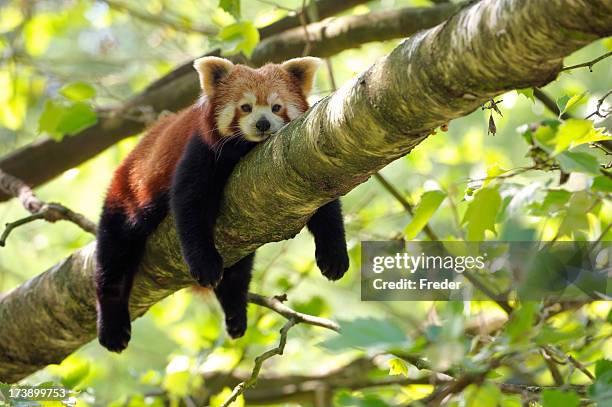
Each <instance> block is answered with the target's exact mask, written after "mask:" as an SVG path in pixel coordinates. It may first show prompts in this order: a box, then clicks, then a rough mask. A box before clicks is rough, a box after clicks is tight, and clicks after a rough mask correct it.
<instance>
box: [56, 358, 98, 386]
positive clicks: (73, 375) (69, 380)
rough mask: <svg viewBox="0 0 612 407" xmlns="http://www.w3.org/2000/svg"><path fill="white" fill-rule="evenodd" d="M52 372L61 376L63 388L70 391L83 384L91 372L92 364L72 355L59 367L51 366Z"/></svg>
mask: <svg viewBox="0 0 612 407" xmlns="http://www.w3.org/2000/svg"><path fill="white" fill-rule="evenodd" d="M50 370H51V371H52V372H53V373H54V374H55V375H57V376H59V379H60V383H61V384H62V386H65V387H68V388H70V389H72V388H75V387H77V386H78V385H79V384H80V383H82V382H83V381H84V380H85V378H86V377H87V376H88V375H89V372H90V363H89V361H88V360H87V359H84V358H82V357H80V356H78V355H71V356H69V357H67V358H66V359H64V360H63V361H62V363H60V364H59V365H55V366H51V367H50Z"/></svg>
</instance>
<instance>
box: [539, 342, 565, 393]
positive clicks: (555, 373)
mask: <svg viewBox="0 0 612 407" xmlns="http://www.w3.org/2000/svg"><path fill="white" fill-rule="evenodd" d="M540 355H542V359H544V363H546V366H547V367H548V370H549V371H550V374H551V376H552V377H553V380H554V381H555V384H556V385H557V386H562V385H563V376H561V372H560V371H559V368H558V367H557V364H556V363H555V359H553V358H552V357H551V356H550V355H549V354H548V352H547V351H546V349H545V348H540Z"/></svg>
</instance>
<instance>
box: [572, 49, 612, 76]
mask: <svg viewBox="0 0 612 407" xmlns="http://www.w3.org/2000/svg"><path fill="white" fill-rule="evenodd" d="M609 56H612V51H610V52H607V53H605V54H603V55H601V56H599V57H597V58H595V59H593V60H591V61H588V62H583V63H582V64H577V65H572V66H566V67H564V68H562V69H561V72H563V71H571V70H572V69H578V68H589V71H591V72H593V66H594V65H595V64H596V63H598V62H600V61H603V60H604V59H606V58H608V57H609Z"/></svg>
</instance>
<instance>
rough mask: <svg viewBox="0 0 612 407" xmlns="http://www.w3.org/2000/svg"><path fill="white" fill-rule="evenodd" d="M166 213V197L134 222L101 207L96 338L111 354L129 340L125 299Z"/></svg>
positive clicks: (138, 216)
mask: <svg viewBox="0 0 612 407" xmlns="http://www.w3.org/2000/svg"><path fill="white" fill-rule="evenodd" d="M167 212H168V198H167V194H163V195H162V196H159V197H158V198H156V199H155V200H154V201H153V202H152V203H151V204H150V205H148V206H147V207H146V208H143V209H142V210H141V211H140V212H139V213H138V215H137V216H136V219H135V220H131V219H129V217H128V216H127V215H125V214H124V213H123V212H122V211H121V210H118V209H109V208H108V207H105V208H104V209H103V211H102V216H101V218H100V223H99V227H98V236H97V246H96V261H97V262H96V275H95V284H96V294H97V299H98V321H97V326H98V339H99V341H100V344H101V345H102V346H104V347H105V348H107V349H108V350H110V351H113V352H121V351H122V350H124V349H125V348H126V347H127V344H128V342H129V340H130V337H131V324H130V313H129V298H130V291H131V289H132V283H133V281H134V275H135V274H136V272H137V271H138V266H139V265H140V262H141V260H142V257H143V254H144V250H145V244H146V241H147V238H148V236H149V235H150V234H151V233H153V231H155V229H156V228H157V226H159V223H161V221H162V220H163V219H164V217H165V216H166V214H167Z"/></svg>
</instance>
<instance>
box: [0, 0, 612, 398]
mask: <svg viewBox="0 0 612 407" xmlns="http://www.w3.org/2000/svg"><path fill="white" fill-rule="evenodd" d="M111 3H118V2H97V1H90V0H78V1H72V2H44V1H43V2H18V1H9V2H5V3H3V4H2V6H0V7H1V8H0V13H1V15H2V18H0V51H1V52H2V55H3V56H5V59H3V61H2V65H1V66H0V124H1V126H0V146H1V147H0V148H1V149H2V151H3V154H4V153H8V152H9V151H13V150H15V149H17V148H19V147H21V146H24V145H26V144H28V143H30V142H35V141H37V140H38V139H39V138H41V137H45V136H46V135H49V136H51V137H53V138H56V139H57V140H60V139H62V138H63V137H70V135H72V134H75V133H77V132H79V131H81V130H83V129H85V128H88V127H90V126H92V125H94V124H95V123H97V120H98V118H99V117H101V115H103V114H111V115H112V114H113V112H114V108H115V107H118V106H122V105H123V103H125V101H126V100H128V99H129V98H130V97H131V96H133V95H134V94H136V93H137V92H139V91H141V90H142V89H144V88H145V87H146V86H148V85H149V84H150V83H152V82H153V81H154V80H156V79H158V78H159V77H161V76H163V75H164V74H166V73H168V72H169V71H170V70H171V69H173V67H175V66H179V65H181V64H183V63H185V61H186V60H188V59H189V58H191V57H195V56H198V55H201V54H202V53H203V52H205V51H206V50H209V49H211V48H214V47H220V48H221V52H222V54H223V55H237V54H240V53H242V54H244V55H246V56H247V57H248V56H249V55H251V53H252V52H253V50H254V49H255V47H256V46H257V45H258V44H259V41H260V38H259V31H258V28H260V27H262V26H265V25H266V24H268V23H270V22H272V21H275V20H276V19H278V18H281V17H283V16H286V15H288V14H290V12H289V11H288V10H285V9H284V8H283V7H289V8H294V9H295V10H297V11H300V7H301V6H302V2H301V1H293V2H276V3H277V4H278V5H279V7H276V6H274V5H272V4H270V3H272V2H263V1H259V0H243V1H239V0H220V1H217V0H210V1H196V0H187V1H181V2H166V1H152V0H151V1H149V0H147V1H144V2H136V1H135V0H124V1H122V3H124V4H125V5H127V6H131V7H130V8H131V9H133V10H134V9H135V10H138V11H139V12H140V13H138V14H140V17H138V16H136V14H134V13H133V12H132V13H130V8H121V7H112V6H109V4H111ZM281 3H282V4H281ZM307 3H308V12H307V14H308V17H309V18H311V17H312V16H314V15H316V10H312V7H313V6H312V4H314V2H307ZM430 4H431V2H424V1H417V0H414V1H411V0H405V1H404V0H402V1H400V2H370V3H367V4H363V5H361V6H359V7H358V8H355V9H354V10H351V11H349V13H354V14H356V15H357V14H361V13H367V12H369V11H376V10H384V9H386V8H388V7H391V6H393V7H399V6H400V5H401V6H403V5H408V6H430ZM143 16H144V17H145V18H142V17H143ZM169 23H170V24H169ZM203 26H211V27H213V28H215V30H212V31H213V33H216V35H214V34H213V35H203V34H202V33H201V30H200V31H198V28H199V27H203ZM395 44H396V42H394V41H391V42H382V43H375V44H367V45H364V46H362V47H361V48H360V49H358V50H349V51H346V52H343V53H341V54H339V55H335V56H333V57H332V58H331V66H332V68H333V72H334V78H335V80H336V82H337V84H338V85H340V84H342V83H343V82H346V81H347V80H350V79H351V78H353V77H354V76H355V75H356V74H357V73H358V72H360V71H362V70H363V69H366V68H367V67H368V66H369V65H370V64H371V62H372V61H373V60H375V59H377V58H379V57H381V56H383V55H385V54H386V53H387V52H388V51H389V50H391V49H392V48H393V46H394V45H395ZM611 44H612V42H611V41H610V39H608V40H605V41H602V42H601V43H600V44H595V45H594V46H592V47H590V48H587V49H585V50H582V51H580V52H579V53H577V54H576V55H575V56H573V57H572V58H571V60H570V61H566V62H567V63H568V64H569V63H572V62H575V63H579V62H583V61H587V60H591V59H593V58H594V57H596V56H598V55H601V54H602V53H603V52H606V51H609V50H610V49H611V48H610V47H611V46H612V45H611ZM609 72H610V61H602V62H601V63H600V64H599V65H597V66H595V67H594V72H593V73H590V72H588V70H582V71H575V72H572V75H562V76H560V78H559V79H558V80H557V81H556V82H555V83H553V84H551V85H550V86H548V87H547V88H545V89H543V90H544V91H545V92H547V93H548V94H550V95H551V96H552V100H553V105H556V106H557V107H558V109H559V111H560V112H561V114H559V115H557V114H554V113H552V112H549V111H547V110H546V109H545V108H544V106H543V105H542V103H541V102H540V101H538V100H537V99H536V94H535V93H534V89H533V88H527V89H520V90H517V91H516V92H514V91H513V92H509V93H507V94H505V95H503V96H500V97H499V99H502V100H503V101H502V102H500V103H497V104H496V105H495V106H496V108H497V109H499V110H500V112H501V113H503V116H501V115H498V114H497V113H496V114H495V120H494V121H493V125H494V126H493V127H494V129H495V133H496V136H495V137H491V136H488V135H487V132H488V127H489V126H488V124H487V121H488V120H489V118H490V112H484V113H483V112H482V111H477V112H474V113H473V114H471V115H469V116H467V117H465V118H462V119H458V120H455V121H453V122H452V123H450V130H449V132H448V133H444V134H438V135H436V136H433V137H430V138H429V139H428V140H427V141H425V142H424V143H422V144H421V145H419V146H418V148H416V149H415V150H414V151H413V152H411V154H410V155H409V156H407V157H406V158H404V159H400V160H398V161H397V162H395V163H394V164H392V165H390V166H389V167H388V168H385V169H384V170H383V172H384V175H385V177H386V178H387V179H389V182H390V183H391V184H393V185H394V186H395V187H396V188H397V189H398V190H399V191H403V192H402V194H403V195H406V196H407V198H408V201H409V202H415V203H416V206H415V208H414V216H410V215H409V214H408V213H407V212H406V211H405V210H404V208H403V207H402V205H401V204H400V203H398V202H396V201H395V198H394V197H393V196H392V195H390V194H388V191H386V190H385V189H383V188H382V187H381V186H380V185H378V184H377V183H376V181H375V180H370V181H368V182H367V183H366V184H364V185H363V186H361V187H360V188H358V189H356V190H354V191H352V192H351V193H349V194H348V195H347V196H346V197H345V198H343V205H344V208H345V213H346V221H347V236H348V237H349V241H350V245H351V247H350V249H351V250H350V255H351V262H352V268H351V270H350V272H349V273H348V275H347V276H346V277H345V278H344V279H343V280H342V281H340V282H338V283H336V284H333V283H330V282H327V281H325V280H324V279H323V278H322V277H321V276H320V275H319V273H318V270H317V268H316V265H315V263H314V262H313V254H312V245H311V243H309V242H310V240H309V238H306V237H304V236H302V235H300V236H298V237H297V238H296V239H295V240H293V241H291V242H285V243H276V244H270V245H267V246H266V247H264V248H263V249H262V250H261V251H259V252H258V256H259V257H258V262H257V264H256V270H255V276H254V279H253V291H257V292H261V293H264V294H269V295H274V294H281V293H286V294H287V295H288V298H289V301H288V303H287V304H288V305H289V306H291V307H292V308H294V309H296V310H298V311H300V312H305V313H308V314H312V315H318V316H321V317H327V318H332V319H338V320H341V328H342V329H341V334H336V333H332V332H328V331H326V330H324V329H319V328H314V327H304V326H297V327H295V328H294V330H292V331H291V333H290V335H289V337H288V343H287V347H286V349H285V354H284V356H282V357H278V358H275V359H272V360H270V361H269V362H266V364H264V366H263V369H262V372H261V376H260V378H259V385H260V386H261V388H264V387H265V386H269V387H265V388H266V389H273V390H278V389H285V388H290V387H291V385H296V386H297V385H299V384H300V383H299V380H298V379H299V377H300V376H302V377H306V379H307V380H308V383H310V384H313V383H314V384H321V385H325V386H329V387H326V388H327V389H328V390H329V393H330V394H329V397H330V399H329V400H327V402H328V404H329V405H338V406H368V407H369V406H396V405H408V404H410V403H413V404H414V405H416V404H415V403H417V402H418V400H421V401H422V400H424V399H426V398H427V397H430V396H431V395H432V394H434V395H435V392H436V391H438V390H440V389H441V388H444V386H445V385H446V383H434V382H433V381H431V380H429V379H430V378H431V377H450V378H453V379H457V380H459V379H462V378H468V379H471V382H470V383H471V384H469V385H467V386H466V387H465V388H463V389H461V390H459V391H457V392H456V393H453V394H450V395H449V396H448V399H447V400H446V401H445V402H446V403H447V405H449V406H453V407H454V406H478V407H482V406H485V407H486V406H497V405H499V406H503V407H518V406H521V405H523V404H522V403H523V402H525V403H527V402H530V403H531V406H543V407H548V406H576V405H579V403H581V402H582V401H584V402H590V403H593V402H597V403H599V405H600V406H605V405H608V404H610V400H611V399H612V368H611V366H612V362H610V360H609V357H610V356H609V355H610V354H611V351H612V348H611V346H612V345H611V342H610V335H612V328H611V326H612V325H611V324H612V310H611V308H612V305H611V304H610V302H606V301H592V302H590V303H586V304H583V305H579V304H575V305H574V306H568V308H567V309H565V310H564V308H562V306H561V305H559V304H546V303H542V302H522V303H520V302H517V301H515V300H514V299H512V298H511V299H509V301H508V304H509V305H510V308H511V309H512V312H511V315H509V316H508V315H507V314H506V313H505V312H504V311H502V310H501V308H500V306H499V305H498V304H496V303H495V302H493V301H474V302H472V303H466V304H463V303H460V302H451V303H431V302H409V303H408V302H407V303H399V302H397V303H391V302H390V303H363V302H361V301H360V299H359V277H358V269H359V258H360V246H359V244H358V242H359V241H360V240H389V239H396V238H399V239H404V240H412V239H429V237H428V235H427V234H426V233H424V228H425V226H428V227H430V228H431V229H432V230H433V231H434V232H435V234H436V235H437V236H438V238H439V239H440V240H449V241H455V240H463V239H465V240H485V239H499V240H553V239H556V240H585V241H587V240H590V241H595V240H598V239H600V240H603V241H608V240H610V239H612V232H611V231H610V229H609V225H610V222H612V203H611V201H610V196H611V194H612V176H611V174H610V156H609V155H608V153H606V152H605V151H604V150H605V148H606V147H605V146H606V145H608V146H609V143H610V136H609V129H607V128H606V126H609V118H608V119H607V121H605V120H600V119H602V118H601V117H599V116H597V115H594V116H593V115H592V114H593V112H595V110H596V109H597V104H598V101H599V100H600V98H602V97H603V96H604V95H605V93H606V92H607V91H608V89H607V86H609ZM331 87H332V86H331V83H330V81H329V76H328V73H327V72H325V70H324V69H323V70H322V73H321V74H320V75H319V77H318V82H317V90H315V95H314V97H313V98H312V100H311V102H316V100H317V99H318V98H320V97H323V96H325V95H327V94H328V90H329V89H331ZM496 100H497V98H496ZM423 103H426V99H425V98H424V100H423ZM601 107H602V109H601V112H606V111H607V110H606V109H608V108H609V100H608V101H604V102H602V106H601ZM487 110H491V109H487ZM136 113H138V112H136ZM142 113H143V116H139V115H138V114H136V115H135V116H134V117H130V119H133V120H148V119H149V117H148V116H147V115H146V113H147V112H142ZM565 114H568V115H570V116H571V117H566V115H565ZM587 117H588V119H587ZM134 143H135V140H133V139H128V140H125V141H123V142H121V143H119V144H117V145H115V146H114V147H112V148H110V149H108V150H107V151H106V152H104V153H103V154H101V155H100V156H99V157H96V158H95V159H93V160H91V161H90V162H87V163H84V164H82V165H79V166H78V167H77V168H74V169H72V170H70V171H68V172H66V173H65V174H64V175H62V177H60V178H58V179H57V180H55V181H53V182H51V183H50V184H49V185H47V186H45V187H43V188H41V190H40V193H41V195H44V196H47V197H49V198H52V199H53V200H58V201H62V202H64V201H65V202H70V204H71V206H74V207H78V208H80V209H82V211H83V212H85V213H86V214H87V215H88V216H89V217H90V218H92V219H94V218H96V217H97V216H98V213H99V207H100V202H101V200H102V197H103V195H104V193H105V191H104V187H103V186H104V185H107V184H108V182H109V177H110V174H111V173H112V170H113V169H114V168H116V166H117V165H118V163H119V160H120V159H122V158H123V157H125V156H126V155H127V153H128V152H129V151H130V149H131V147H132V146H133V145H134ZM42 159H44V157H42ZM37 164H38V163H37ZM566 176H569V179H566V180H565V182H560V179H563V178H565V177H566ZM302 215H303V214H300V216H302ZM22 216H23V210H22V208H21V207H20V205H19V204H18V203H15V202H10V203H6V204H5V203H3V204H2V210H1V211H0V218H1V219H0V220H1V222H0V224H4V223H5V222H8V221H12V220H14V219H17V218H19V217H22ZM78 233H79V232H78V231H75V230H74V229H73V228H70V227H66V226H63V225H62V224H59V225H46V224H41V225H34V224H33V225H29V226H27V227H23V228H20V229H18V230H17V231H16V232H14V235H13V236H12V238H11V239H12V240H11V242H10V245H9V247H8V248H7V249H3V251H2V253H1V254H0V285H1V286H2V288H1V289H2V291H8V290H9V289H11V288H13V287H15V286H16V285H17V284H19V283H21V282H23V281H25V280H26V279H27V278H30V277H33V276H34V275H35V273H37V272H38V271H40V270H42V269H44V268H46V267H48V266H49V265H50V264H54V263H55V262H56V261H57V260H58V259H60V258H62V257H64V256H66V255H68V254H69V253H70V252H71V251H72V250H74V249H75V248H78V247H80V246H82V245H84V244H85V243H87V242H88V241H89V239H90V237H89V236H87V235H85V234H78ZM482 298H485V297H482ZM249 321H250V322H249V329H248V331H247V334H246V336H245V337H244V338H242V339H239V340H236V341H231V340H229V339H227V338H226V337H225V336H224V333H223V321H222V320H221V318H220V314H219V310H218V308H217V306H216V304H215V302H214V299H213V297H212V296H210V295H208V296H205V297H204V298H202V296H201V295H199V294H197V295H196V294H194V293H193V292H191V291H186V292H180V293H177V294H176V295H173V296H172V297H170V298H168V299H167V300H166V301H164V302H162V303H160V304H158V305H157V306H155V307H154V308H153V309H152V310H151V311H150V312H149V313H148V314H147V315H146V316H145V317H143V318H141V319H139V320H138V321H137V322H136V323H135V324H134V332H133V343H132V345H131V346H130V348H128V350H127V351H126V352H125V353H124V354H122V355H119V356H114V355H109V354H108V353H106V352H104V351H103V350H102V349H101V348H100V347H99V346H98V345H97V344H96V343H90V344H89V345H87V346H85V347H84V348H83V349H81V350H80V351H78V352H77V353H76V354H75V355H72V356H71V357H69V358H68V359H66V360H65V361H63V362H62V363H61V364H59V365H54V366H50V367H49V368H47V369H45V370H44V371H42V372H39V373H38V374H36V375H34V376H32V377H30V378H28V379H27V380H26V382H27V383H29V384H37V383H41V382H46V381H49V380H52V381H53V382H54V383H59V384H62V385H64V386H67V387H69V388H72V389H76V390H79V391H80V394H79V396H78V399H79V403H82V405H111V406H117V407H119V406H130V407H140V406H155V407H157V406H162V405H172V406H178V405H190V404H189V403H190V402H193V401H195V402H196V405H208V404H209V405H211V406H220V405H222V403H223V402H224V401H225V400H226V398H227V397H228V395H229V394H230V392H231V389H232V388H233V385H234V384H235V382H236V381H235V380H233V381H230V380H225V381H224V379H227V377H229V376H230V375H232V374H235V375H244V372H247V373H248V372H250V369H251V368H252V365H253V363H252V362H253V359H254V357H256V356H257V355H259V354H261V353H263V352H264V351H266V350H268V349H271V348H273V347H275V346H276V345H277V342H278V330H279V329H280V327H281V326H282V324H283V323H284V321H285V320H284V319H283V318H282V317H280V316H279V315H277V314H275V313H273V312H269V311H268V310H262V309H260V308H258V307H254V306H251V307H250V309H249ZM41 334H44V333H43V332H41ZM570 356H571V359H570ZM606 358H608V359H606ZM572 359H573V360H576V361H578V362H579V363H580V366H581V367H582V368H583V369H584V370H586V371H587V372H588V373H590V374H592V375H594V377H595V379H594V380H592V379H591V378H589V375H587V374H586V373H585V372H584V371H583V370H581V368H579V367H577V366H576V365H575V364H573V363H572V362H571V360H572ZM355 360H357V361H359V364H357V365H351V362H352V361H355ZM364 360H365V361H366V362H367V363H365V362H363V361H364ZM495 361H497V362H496V363H493V362H495ZM551 365H553V366H554V367H553V368H551V367H550V366H551ZM355 366H357V368H355ZM351 368H352V370H351ZM554 369H557V370H558V373H559V375H558V376H559V377H560V378H561V379H562V385H558V384H557V383H556V380H558V378H559V377H555V376H557V374H556V373H553V372H554ZM329 372H331V373H329ZM343 372H345V373H343ZM315 373H316V374H315ZM327 373H329V377H327V376H326V377H324V378H323V379H321V377H320V376H318V375H325V374H327ZM439 373H443V374H439ZM343 374H344V376H343ZM240 377H244V376H240ZM279 377H280V378H283V379H287V380H289V379H292V380H294V381H298V383H293V384H290V385H288V386H281V385H279V384H278V382H274V379H278V378H279ZM338 377H339V378H338ZM306 379H305V380H306ZM334 380H336V381H334ZM217 383H220V384H218V385H217ZM356 383H357V384H363V383H366V384H368V386H365V387H363V388H359V389H356V390H351V388H355V387H358V386H356ZM380 383H383V384H380ZM415 383H416V384H415ZM419 383H420V384H419ZM371 384H372V386H369V385H371ZM374 384H376V385H374ZM520 384H529V385H530V386H534V387H536V388H537V389H538V391H534V392H530V391H529V390H525V389H524V388H523V389H522V390H521V391H520V392H519V393H518V394H516V392H515V393H513V392H510V391H509V390H508V389H509V387H508V385H520ZM0 388H2V387H1V385H0ZM270 391H271V390H270ZM254 394H255V393H251V394H249V393H246V395H245V397H244V398H243V397H240V398H239V400H238V401H237V402H236V403H234V404H233V406H241V405H250V404H249V397H254ZM283 402H284V401H281V402H278V403H276V402H267V403H263V402H262V403H260V404H267V405H280V403H283ZM1 403H2V402H1V401H0V405H1ZM275 403H276V404H275ZM305 403H306V402H305ZM304 405H309V404H304Z"/></svg>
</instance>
